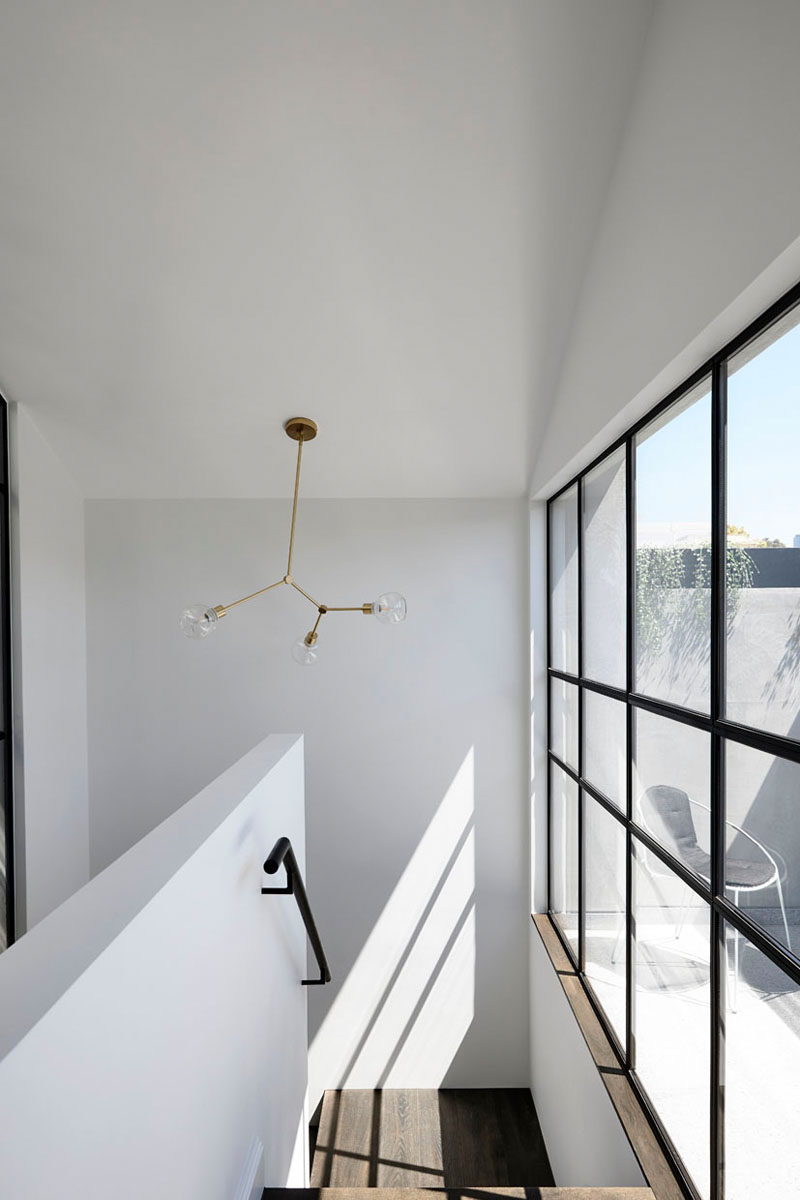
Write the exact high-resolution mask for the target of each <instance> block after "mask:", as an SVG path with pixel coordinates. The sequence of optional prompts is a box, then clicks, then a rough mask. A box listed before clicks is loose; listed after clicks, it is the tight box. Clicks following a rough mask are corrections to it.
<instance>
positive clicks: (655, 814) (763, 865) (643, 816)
mask: <svg viewBox="0 0 800 1200" xmlns="http://www.w3.org/2000/svg"><path fill="white" fill-rule="evenodd" d="M692 807H695V808H699V809H702V810H703V811H704V812H710V811H711V810H710V808H709V807H708V805H707V804H701V803H700V802H699V801H698V800H692V799H690V797H689V796H688V795H687V793H686V792H684V791H682V789H681V788H676V787H670V786H668V785H667V784H657V785H656V786H654V787H649V788H648V789H647V791H645V792H644V793H643V795H642V796H640V798H639V803H638V809H639V820H640V823H641V825H642V828H643V829H645V830H646V831H647V832H648V833H649V834H650V836H651V837H652V838H654V839H655V841H657V842H658V843H659V845H662V846H663V847H664V848H665V849H666V850H668V851H669V852H670V853H671V854H672V855H673V856H674V857H675V858H676V859H677V860H678V862H680V863H682V864H683V865H684V866H685V867H687V868H688V869H689V870H690V871H693V872H694V873H695V874H696V875H699V876H700V878H701V879H704V880H705V881H706V883H709V884H710V882H711V855H710V854H707V853H706V851H705V850H703V849H702V847H701V846H700V845H699V843H698V841H697V832H696V830H695V825H694V818H693V817H692ZM725 824H726V826H727V827H728V828H729V829H734V830H735V831H736V832H737V833H740V834H741V835H742V837H745V838H747V840H748V841H749V842H750V843H751V844H752V845H753V846H754V847H755V848H756V849H757V850H758V852H759V855H760V856H761V857H760V858H759V859H756V860H751V859H744V858H730V857H729V856H727V855H726V858H725V888H726V890H727V891H730V892H732V893H733V901H734V904H737V905H738V903H739V896H740V894H741V893H742V892H745V893H748V892H760V891H763V890H764V889H765V888H771V887H774V888H775V889H776V891H777V894H778V903H779V905H780V910H781V917H782V919H783V931H784V934H785V936H786V947H787V949H789V950H791V947H792V943H791V939H790V937H789V924H788V922H787V920H786V907H785V905H784V902H783V888H782V886H781V871H780V868H779V867H778V863H777V862H776V855H777V852H776V851H770V850H768V849H767V847H766V846H765V845H763V844H762V843H761V842H759V840H758V838H755V837H753V835H752V833H748V832H747V830H746V829H742V827H741V825H736V824H734V822H733V821H726V822H725ZM777 857H778V858H780V855H777ZM647 859H648V868H649V869H650V871H651V873H652V874H656V875H662V876H666V875H668V874H671V873H669V872H668V869H667V868H666V867H665V866H664V865H663V864H662V863H661V862H660V860H659V859H658V858H657V857H656V855H654V854H648V855H647ZM781 861H783V860H781ZM784 873H785V864H784ZM690 891H691V889H690V888H689V887H688V885H687V886H686V893H685V896H684V903H683V905H682V907H681V912H680V916H679V919H678V923H677V925H676V930H675V937H676V938H679V937H680V935H681V931H682V929H683V924H684V921H685V919H686V914H687V911H688V908H689V900H690V899H691V896H690ZM738 981H739V931H738V930H737V929H734V937H733V1004H732V1008H733V1010H734V1011H736V1001H737V990H738Z"/></svg>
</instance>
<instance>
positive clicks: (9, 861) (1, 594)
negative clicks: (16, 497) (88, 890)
mask: <svg viewBox="0 0 800 1200" xmlns="http://www.w3.org/2000/svg"><path fill="white" fill-rule="evenodd" d="M8 463H9V459H8V405H7V404H6V402H5V400H4V398H3V397H2V396H0V510H1V511H0V622H2V629H0V656H2V663H1V664H0V670H2V682H1V683H0V706H1V711H0V751H1V752H2V760H3V772H2V787H0V807H1V808H2V811H1V812H0V821H2V824H3V832H4V840H5V869H4V874H5V879H4V881H3V885H2V886H3V890H4V895H3V907H4V909H5V929H4V930H2V931H0V933H2V934H3V935H4V937H5V945H6V946H10V945H11V943H12V942H13V941H14V933H15V903H14V901H15V894H14V885H15V877H14V803H13V797H14V793H13V737H12V730H11V714H12V700H11V528H10V525H11V522H10V514H9V504H10V496H9V492H10V483H9V465H8Z"/></svg>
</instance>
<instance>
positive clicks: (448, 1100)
mask: <svg viewBox="0 0 800 1200" xmlns="http://www.w3.org/2000/svg"><path fill="white" fill-rule="evenodd" d="M311 1184H312V1186H313V1187H316V1188H326V1187H333V1188H348V1189H358V1188H374V1187H380V1188H382V1189H391V1188H403V1189H408V1188H439V1189H447V1188H464V1187H466V1188H470V1189H475V1188H477V1189H481V1188H504V1187H505V1188H508V1187H511V1188H514V1187H522V1188H523V1193H521V1194H522V1195H524V1188H525V1187H534V1186H538V1187H540V1188H541V1187H548V1186H550V1187H552V1186H553V1174H552V1171H551V1169H550V1163H549V1161H548V1158H547V1151H546V1148H545V1144H544V1139H543V1137H542V1132H541V1129H540V1128H539V1122H538V1119H537V1117H536V1110H535V1108H534V1106H533V1099H532V1097H531V1094H530V1091H529V1090H528V1089H527V1088H491V1089H484V1088H474V1089H473V1088H469V1089H443V1090H440V1091H436V1090H435V1089H428V1088H423V1089H405V1088H386V1089H384V1090H382V1091H369V1090H362V1089H357V1088H351V1089H345V1090H343V1091H330V1092H326V1093H325V1097H324V1099H323V1104H322V1112H321V1115H320V1124H319V1131H318V1134H317V1143H316V1148H315V1152H314V1161H313V1164H312V1169H311ZM406 1200H408V1197H406Z"/></svg>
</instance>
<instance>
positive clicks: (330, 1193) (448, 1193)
mask: <svg viewBox="0 0 800 1200" xmlns="http://www.w3.org/2000/svg"><path fill="white" fill-rule="evenodd" d="M379 1190H380V1193H381V1194H380V1198H379V1200H439V1198H441V1200H655V1198H654V1196H653V1192H652V1191H651V1190H650V1188H647V1187H493V1188H466V1189H462V1188H380V1189H379ZM262 1200H376V1197H375V1189H374V1188H341V1187H333V1188H325V1187H323V1188H265V1189H264V1193H263V1197H262Z"/></svg>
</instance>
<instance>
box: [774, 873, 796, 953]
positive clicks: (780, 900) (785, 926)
mask: <svg viewBox="0 0 800 1200" xmlns="http://www.w3.org/2000/svg"><path fill="white" fill-rule="evenodd" d="M775 887H776V888H777V889H778V903H779V904H780V906H781V916H782V917H783V932H784V933H785V934H786V949H787V950H791V948H792V942H791V939H790V937H789V923H788V921H787V920H786V907H785V905H784V903H783V888H782V887H781V877H780V875H778V876H777V878H776V880H775Z"/></svg>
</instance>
